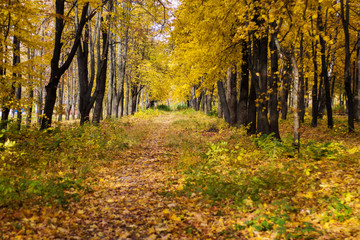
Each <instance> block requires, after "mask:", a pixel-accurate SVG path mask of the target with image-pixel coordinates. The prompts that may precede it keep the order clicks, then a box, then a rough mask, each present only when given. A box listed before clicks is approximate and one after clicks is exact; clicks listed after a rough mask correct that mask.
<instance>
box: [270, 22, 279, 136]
mask: <svg viewBox="0 0 360 240" xmlns="http://www.w3.org/2000/svg"><path fill="white" fill-rule="evenodd" d="M273 27H274V28H275V27H276V25H275V26H273ZM275 38H276V33H273V34H271V41H270V52H271V77H270V83H269V84H270V89H271V93H270V132H271V133H274V137H275V138H277V139H280V132H279V111H278V109H277V108H278V100H277V98H278V90H277V89H278V86H277V85H278V71H279V66H278V65H279V63H278V62H279V52H278V50H277V48H276V45H275Z"/></svg>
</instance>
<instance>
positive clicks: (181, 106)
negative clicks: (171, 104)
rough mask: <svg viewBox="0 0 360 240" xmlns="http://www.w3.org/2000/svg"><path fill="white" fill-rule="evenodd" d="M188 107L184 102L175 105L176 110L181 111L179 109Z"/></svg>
mask: <svg viewBox="0 0 360 240" xmlns="http://www.w3.org/2000/svg"><path fill="white" fill-rule="evenodd" d="M186 109H188V106H187V104H186V103H180V104H177V105H176V110H177V111H181V110H186Z"/></svg>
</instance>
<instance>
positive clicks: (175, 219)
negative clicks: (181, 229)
mask: <svg viewBox="0 0 360 240" xmlns="http://www.w3.org/2000/svg"><path fill="white" fill-rule="evenodd" d="M170 219H171V220H174V221H181V218H180V217H178V216H176V215H175V214H173V215H172V216H171V217H170Z"/></svg>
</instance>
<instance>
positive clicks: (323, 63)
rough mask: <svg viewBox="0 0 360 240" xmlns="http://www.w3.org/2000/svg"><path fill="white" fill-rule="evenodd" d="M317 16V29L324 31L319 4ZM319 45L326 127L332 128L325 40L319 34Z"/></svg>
mask: <svg viewBox="0 0 360 240" xmlns="http://www.w3.org/2000/svg"><path fill="white" fill-rule="evenodd" d="M318 11H319V17H318V24H319V30H320V31H321V32H323V31H324V26H323V23H322V18H321V8H320V6H319V8H318ZM320 46H321V77H322V79H323V80H322V81H323V83H324V87H325V105H326V113H327V119H328V128H333V125H334V124H333V117H332V107H331V95H330V81H329V78H328V70H327V62H326V42H325V40H324V39H323V37H322V36H321V35H320Z"/></svg>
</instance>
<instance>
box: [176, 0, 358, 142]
mask: <svg viewBox="0 0 360 240" xmlns="http://www.w3.org/2000/svg"><path fill="white" fill-rule="evenodd" d="M181 3H182V5H181V7H179V8H178V10H177V12H176V14H175V16H176V19H177V20H175V21H174V31H173V33H172V42H173V45H174V54H173V56H174V62H176V65H174V71H175V73H176V77H177V79H178V81H177V83H178V84H177V85H178V87H179V88H185V86H187V89H188V91H187V93H186V92H185V91H184V92H183V93H182V97H185V98H186V97H188V98H189V99H192V98H194V92H193V91H190V89H191V88H192V87H193V86H196V89H197V94H198V93H200V92H202V91H203V90H205V89H214V88H215V89H216V88H217V89H216V90H217V91H215V94H216V92H217V94H218V95H219V103H218V104H219V105H220V106H221V108H222V109H221V110H222V112H223V114H224V117H225V120H226V121H227V122H228V123H229V124H230V125H238V126H241V125H244V126H248V132H249V133H263V134H274V136H275V137H277V138H280V134H279V129H278V118H279V113H280V112H281V116H282V118H286V115H287V113H288V109H290V110H291V112H292V113H293V114H294V118H295V119H294V134H295V139H296V138H297V137H296V136H297V135H298V134H297V133H296V132H297V129H299V126H300V122H302V121H304V116H305V107H312V126H313V127H316V126H317V119H318V118H319V117H322V116H323V113H324V111H325V110H326V113H327V121H328V127H329V128H332V127H333V116H332V114H333V109H334V108H336V107H337V105H335V104H336V103H339V98H340V95H339V93H340V94H342V93H343V92H345V93H346V96H347V98H346V102H347V109H346V111H347V113H348V118H349V123H348V124H349V131H353V130H354V124H353V122H354V120H355V119H356V116H355V115H356V114H355V109H354V106H355V104H356V103H355V101H354V96H355V95H354V94H357V86H358V85H359V83H358V80H357V77H356V72H358V71H359V69H358V68H359V66H358V65H356V64H355V63H354V67H353V69H352V67H351V66H350V63H351V62H355V60H356V57H357V56H356V54H354V53H355V52H356V51H351V50H350V49H351V47H350V46H352V48H353V49H358V48H359V44H357V40H358V32H359V29H357V28H356V27H351V26H358V24H359V15H358V13H359V10H360V9H359V8H360V5H359V4H356V3H355V2H351V0H339V1H330V0H325V1H317V0H307V1H293V2H288V1H276V2H273V1H257V0H253V1H249V2H239V1H226V2H218V1H213V0H210V1H206V2H204V1H200V0H195V1H188V0H183V1H181ZM350 8H351V10H350ZM339 19H341V21H339ZM340 29H343V31H342V32H341V31H340ZM338 42H344V43H345V45H341V44H337V43H338ZM335 66H336V67H335ZM229 69H232V70H231V71H229ZM351 72H353V73H354V74H353V76H352V74H351ZM225 76H228V77H225ZM229 76H233V77H229ZM342 76H344V77H342ZM199 79H201V81H199ZM230 79H231V80H230ZM341 79H345V80H344V84H342V83H341ZM352 84H353V86H352ZM354 84H355V85H354ZM234 86H236V87H235V88H234ZM226 89H232V90H231V91H226ZM334 89H336V91H335V90H334ZM310 92H311V94H310ZM224 93H225V95H226V96H225V97H224V96H223V95H224ZM224 98H225V99H224ZM214 99H216V98H214ZM225 100H226V101H225ZM336 101H337V102H336ZM341 101H343V100H342V99H341ZM235 102H236V104H235ZM234 105H237V107H236V109H237V110H236V114H234V113H232V111H233V109H235V107H234ZM235 115H236V116H237V117H236V118H234V117H231V116H235ZM245 119H246V121H245ZM234 120H235V122H234Z"/></svg>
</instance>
